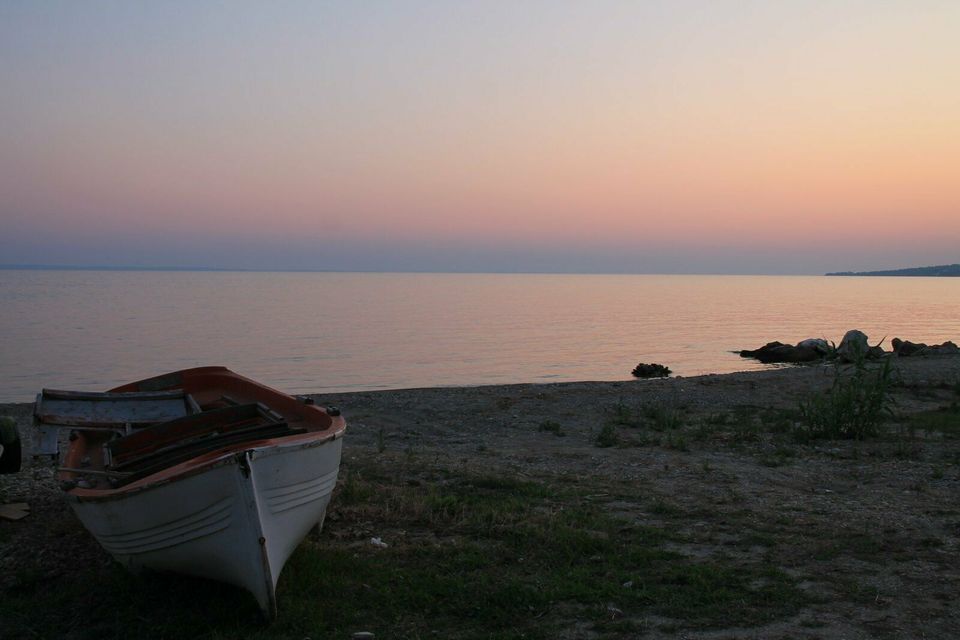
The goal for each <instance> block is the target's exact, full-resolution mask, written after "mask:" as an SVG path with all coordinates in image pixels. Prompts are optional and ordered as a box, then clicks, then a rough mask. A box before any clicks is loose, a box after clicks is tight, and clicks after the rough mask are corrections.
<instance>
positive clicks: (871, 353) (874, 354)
mask: <svg viewBox="0 0 960 640" xmlns="http://www.w3.org/2000/svg"><path fill="white" fill-rule="evenodd" d="M885 355H887V352H886V351H884V350H883V347H881V346H880V345H876V346H874V347H870V348H869V349H867V358H869V359H870V360H879V359H880V358H882V357H883V356H885Z"/></svg>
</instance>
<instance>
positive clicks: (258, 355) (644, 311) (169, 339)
mask: <svg viewBox="0 0 960 640" xmlns="http://www.w3.org/2000/svg"><path fill="white" fill-rule="evenodd" d="M848 329H860V330H862V331H864V332H865V333H867V335H868V336H869V337H870V340H871V343H872V344H873V343H877V342H880V341H881V340H884V339H885V340H886V341H885V342H884V344H885V346H887V348H888V349H889V348H890V347H889V341H890V340H891V339H892V338H894V337H900V338H903V339H909V340H912V341H914V342H921V341H922V342H927V343H933V342H942V341H944V340H954V341H958V339H960V278H904V277H823V276H720V275H559V274H557V275H553V274H460V273H457V274H446V273H290V272H221V271H83V270H63V271H60V270H12V269H9V270H0V402H26V401H32V400H33V399H34V397H35V395H36V394H37V393H38V392H39V391H40V390H41V389H42V388H44V387H46V388H55V389H72V390H106V389H109V388H111V387H113V386H116V385H119V384H121V383H124V382H129V381H133V380H137V379H140V378H144V377H149V376H153V375H157V374H161V373H164V372H169V371H173V370H177V369H184V368H187V367H196V366H202V365H225V366H227V367H229V368H231V369H233V370H234V371H237V372H239V373H241V374H244V375H246V376H249V377H251V378H254V379H256V380H259V381H261V382H264V383H267V384H269V385H271V386H274V387H276V388H279V389H281V390H283V391H286V392H288V393H324V392H344V391H361V390H376V389H400V388H415V387H435V386H460V385H489V384H506V383H549V382H564V381H579V380H629V379H631V375H630V371H631V370H632V369H633V367H634V366H635V365H636V364H637V363H639V362H656V363H661V364H665V365H667V366H668V367H670V368H671V369H672V370H673V372H674V373H675V374H676V375H681V376H692V375H698V374H705V373H726V372H732V371H746V370H755V369H762V368H766V365H761V364H759V363H756V362H754V361H752V360H747V359H744V358H741V357H739V355H737V353H735V352H736V351H737V350H739V349H746V348H756V347H758V346H760V345H763V344H764V343H766V342H769V341H772V340H780V341H782V342H791V343H792V342H797V341H799V340H802V339H804V338H821V337H822V338H826V339H828V340H833V341H837V342H839V340H840V338H841V337H842V336H843V334H844V332H845V331H847V330H848Z"/></svg>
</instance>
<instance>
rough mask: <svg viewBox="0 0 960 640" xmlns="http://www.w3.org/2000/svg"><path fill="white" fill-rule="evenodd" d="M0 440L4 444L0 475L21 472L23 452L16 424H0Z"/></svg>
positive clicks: (0, 460)
mask: <svg viewBox="0 0 960 640" xmlns="http://www.w3.org/2000/svg"><path fill="white" fill-rule="evenodd" d="M0 440H2V444H3V452H2V453H0V473H16V472H17V471H20V461H21V456H22V454H23V452H22V445H21V444H20V434H19V433H17V426H16V424H10V423H7V424H0Z"/></svg>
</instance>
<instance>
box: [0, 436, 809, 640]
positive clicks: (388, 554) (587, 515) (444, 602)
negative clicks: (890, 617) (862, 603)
mask: <svg viewBox="0 0 960 640" xmlns="http://www.w3.org/2000/svg"><path fill="white" fill-rule="evenodd" d="M388 457H389V454H388V455H387V456H382V457H381V456H378V457H375V458H371V459H369V460H365V461H362V462H356V463H355V464H354V463H351V465H352V466H351V469H350V473H349V475H348V476H346V477H345V478H344V482H343V484H342V485H341V486H340V487H339V488H338V490H337V495H335V497H334V500H333V502H332V504H331V506H332V512H331V517H330V518H328V524H327V528H326V530H325V531H324V533H323V534H321V535H320V536H319V537H317V536H311V537H309V538H308V539H307V540H306V541H305V542H304V544H302V545H301V546H300V548H299V549H298V550H297V552H296V553H295V554H294V555H293V557H292V558H291V559H290V562H289V563H288V566H287V567H286V569H285V570H284V572H283V574H282V576H281V579H280V583H279V590H278V602H279V609H280V617H279V619H278V620H277V621H276V622H275V623H273V624H272V625H269V626H268V625H264V624H262V623H260V622H258V621H257V616H258V612H257V608H256V605H255V604H254V602H253V599H252V598H251V597H250V596H248V595H246V594H244V593H243V592H242V591H240V590H238V589H234V588H232V587H229V586H226V585H220V584H217V583H211V582H207V581H203V580H195V579H190V578H181V577H177V576H158V575H146V576H142V577H136V576H132V575H129V574H127V573H126V572H125V571H123V570H122V569H121V568H120V567H118V566H116V565H111V566H109V567H103V566H100V565H99V563H95V564H94V565H93V566H91V567H90V569H89V571H88V572H87V573H86V574H84V575H82V576H78V579H76V580H69V581H47V580H25V581H24V587H23V589H22V590H19V591H17V590H14V591H12V592H11V591H7V592H5V593H4V599H3V601H2V605H0V607H2V610H3V631H4V635H5V636H6V635H7V634H9V635H10V637H28V636H30V637H64V636H69V637H73V638H80V639H83V638H91V639H93V638H129V637H138V638H164V637H166V638H169V637H180V636H189V637H195V636H202V637H207V638H213V639H219V638H224V639H225V638H235V637H246V638H263V639H267V638H302V637H306V636H309V637H313V638H343V637H350V634H351V633H353V632H356V631H360V630H365V631H371V632H373V633H375V634H376V635H377V637H384V638H395V637H409V638H427V637H438V638H451V637H456V638H460V639H464V640H471V639H480V638H521V637H522V638H531V639H534V640H535V639H541V638H542V639H546V638H555V637H558V636H559V635H562V633H563V632H567V631H569V630H570V629H572V628H575V627H576V628H582V627H584V626H586V627H587V628H588V629H590V631H589V633H606V632H608V631H609V632H610V633H618V632H619V631H618V630H620V631H623V632H625V633H631V631H630V630H631V629H633V628H634V627H632V626H630V625H631V622H630V621H636V620H638V619H642V618H643V617H645V616H650V615H655V616H660V617H665V618H669V619H671V620H672V621H675V623H676V624H677V625H678V629H703V628H716V627H721V626H722V627H727V626H730V625H734V626H755V625H760V624H765V623H767V622H770V621H773V620H778V619H787V618H789V617H791V616H793V615H795V614H796V612H797V611H799V609H800V608H801V607H802V606H803V605H804V604H805V603H806V601H807V600H806V596H805V595H804V594H803V592H802V591H801V590H799V589H798V588H797V586H796V581H795V579H794V578H792V577H790V576H788V575H786V574H785V573H784V572H782V571H780V570H779V569H778V568H776V567H774V566H771V565H769V564H766V563H764V562H762V561H756V562H739V563H737V564H734V563H732V562H731V561H728V560H724V559H719V560H718V559H710V560H703V559H697V558H692V557H687V556H684V555H681V554H679V553H678V552H676V551H673V550H672V547H671V545H673V544H675V543H678V542H682V541H683V538H682V536H681V534H679V533H677V532H676V531H675V530H670V529H662V528H657V527H651V526H644V525H640V524H637V523H636V522H634V521H633V520H632V519H631V520H626V519H622V518H620V517H617V516H614V515H611V514H610V513H608V512H607V511H606V505H605V504H604V503H603V502H596V501H593V500H589V499H587V498H588V494H587V493H586V491H587V490H588V488H587V487H584V488H583V489H579V488H577V487H573V486H569V485H563V487H562V488H558V487H557V486H547V485H544V484H541V483H537V482H530V481H527V480H522V479H517V478H511V477H504V476H491V475H471V474H459V475H458V474H454V473H450V474H444V473H441V472H440V471H434V472H429V473H431V474H432V475H433V476H434V477H435V478H436V481H435V482H431V483H425V484H420V485H418V486H412V485H411V484H409V482H408V481H407V479H406V478H405V476H404V475H403V474H400V473H397V472H396V471H395V469H385V468H383V467H377V466H376V465H378V464H380V465H382V464H385V462H384V461H385V460H386V458H388ZM394 459H395V460H401V459H402V458H401V457H400V456H394ZM411 467H412V468H414V469H416V473H417V474H420V475H418V477H423V475H422V474H424V473H425V470H424V469H423V468H422V465H411ZM662 508H665V509H669V507H662ZM334 515H335V517H333V516H334ZM371 536H380V537H382V538H383V539H384V541H386V542H388V543H389V547H387V548H377V547H374V546H372V545H370V544H369V542H368V541H369V538H370V537H371ZM627 583H629V584H630V586H629V587H625V586H624V585H625V584H627ZM611 607H613V608H614V609H615V610H618V611H620V612H622V617H619V616H620V614H616V617H614V616H612V615H611V613H610V612H611ZM50 611H57V612H58V615H56V616H53V615H50Z"/></svg>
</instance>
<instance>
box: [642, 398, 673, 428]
mask: <svg viewBox="0 0 960 640" xmlns="http://www.w3.org/2000/svg"><path fill="white" fill-rule="evenodd" d="M640 416H641V417H642V418H643V420H644V422H645V423H646V424H647V425H648V426H650V427H651V428H652V429H654V430H655V431H673V430H675V429H679V428H680V427H681V426H683V408H682V407H681V406H680V405H679V404H678V403H676V402H669V401H666V402H648V403H646V404H644V405H641V406H640Z"/></svg>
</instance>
